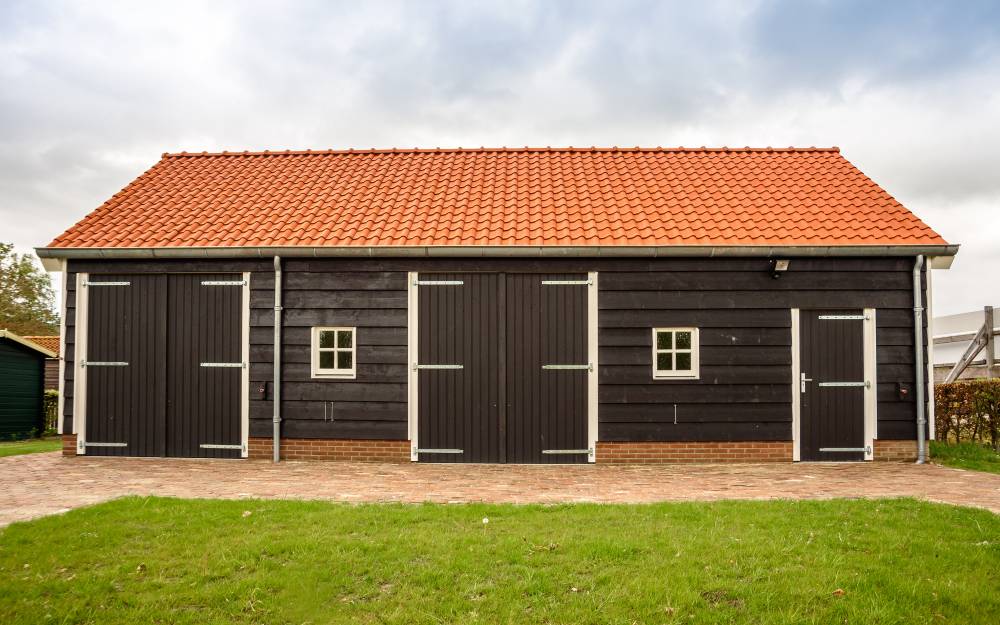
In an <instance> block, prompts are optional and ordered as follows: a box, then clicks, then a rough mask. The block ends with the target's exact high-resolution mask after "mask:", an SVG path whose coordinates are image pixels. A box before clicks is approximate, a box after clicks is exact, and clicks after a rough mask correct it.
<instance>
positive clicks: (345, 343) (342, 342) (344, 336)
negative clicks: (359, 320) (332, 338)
mask: <svg viewBox="0 0 1000 625" xmlns="http://www.w3.org/2000/svg"><path fill="white" fill-rule="evenodd" d="M353 339H354V333H353V332H351V331H350V330H341V331H340V332H337V347H351V346H352V345H353V344H354V340H353Z"/></svg>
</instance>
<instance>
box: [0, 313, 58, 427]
mask: <svg viewBox="0 0 1000 625" xmlns="http://www.w3.org/2000/svg"><path fill="white" fill-rule="evenodd" d="M55 355H56V354H55V352H52V351H49V350H48V349H46V348H44V347H42V346H41V345H39V344H38V343H35V342H34V341H30V340H28V339H27V338H25V337H23V336H18V335H17V334H14V333H13V332H10V331H8V330H0V440H9V439H20V438H29V437H31V436H38V435H39V434H41V433H42V431H43V430H44V429H45V407H44V404H43V397H44V393H45V388H44V387H45V366H46V365H45V363H46V361H47V360H48V359H50V358H53V357H55Z"/></svg>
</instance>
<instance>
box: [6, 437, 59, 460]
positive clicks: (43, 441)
mask: <svg viewBox="0 0 1000 625" xmlns="http://www.w3.org/2000/svg"><path fill="white" fill-rule="evenodd" d="M60 449H62V441H61V440H59V439H58V438H33V439H31V440H27V441H15V442H9V443H0V458H4V457H6V456H20V455H21V454H37V453H38V452H40V451H59V450H60Z"/></svg>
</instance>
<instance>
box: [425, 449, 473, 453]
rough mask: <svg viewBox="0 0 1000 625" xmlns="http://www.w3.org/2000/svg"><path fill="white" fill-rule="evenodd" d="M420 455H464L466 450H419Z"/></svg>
mask: <svg viewBox="0 0 1000 625" xmlns="http://www.w3.org/2000/svg"><path fill="white" fill-rule="evenodd" d="M417 453H418V454H464V453H465V450H464V449H419V448H418V449H417Z"/></svg>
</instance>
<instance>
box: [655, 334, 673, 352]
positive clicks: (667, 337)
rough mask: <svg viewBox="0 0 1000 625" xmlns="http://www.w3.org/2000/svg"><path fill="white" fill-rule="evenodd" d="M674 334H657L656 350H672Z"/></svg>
mask: <svg viewBox="0 0 1000 625" xmlns="http://www.w3.org/2000/svg"><path fill="white" fill-rule="evenodd" d="M673 338H674V333H673V332H657V333H656V349H670V348H671V347H673V346H674V341H673Z"/></svg>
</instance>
